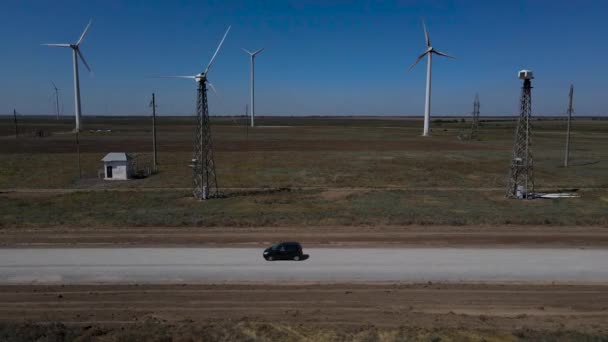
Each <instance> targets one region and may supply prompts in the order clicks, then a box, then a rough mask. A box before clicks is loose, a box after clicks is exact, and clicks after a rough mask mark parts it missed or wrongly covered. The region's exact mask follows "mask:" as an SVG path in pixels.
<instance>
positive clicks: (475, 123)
mask: <svg viewBox="0 0 608 342" xmlns="http://www.w3.org/2000/svg"><path fill="white" fill-rule="evenodd" d="M472 115H473V123H472V124H471V139H477V138H478V134H479V94H475V101H473V113H472Z"/></svg>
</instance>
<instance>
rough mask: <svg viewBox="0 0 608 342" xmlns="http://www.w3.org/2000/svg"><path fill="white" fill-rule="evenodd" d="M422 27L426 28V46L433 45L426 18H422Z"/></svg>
mask: <svg viewBox="0 0 608 342" xmlns="http://www.w3.org/2000/svg"><path fill="white" fill-rule="evenodd" d="M422 27H423V28H424V39H426V47H427V48H428V47H431V37H429V32H428V31H427V29H426V24H425V22H424V18H422Z"/></svg>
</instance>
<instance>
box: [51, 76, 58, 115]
mask: <svg viewBox="0 0 608 342" xmlns="http://www.w3.org/2000/svg"><path fill="white" fill-rule="evenodd" d="M51 83H52V84H53V89H54V90H55V110H56V114H57V120H59V90H60V89H59V88H57V85H56V84H55V82H53V81H51Z"/></svg>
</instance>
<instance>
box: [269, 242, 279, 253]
mask: <svg viewBox="0 0 608 342" xmlns="http://www.w3.org/2000/svg"><path fill="white" fill-rule="evenodd" d="M270 249H272V250H273V251H276V250H277V249H279V244H278V243H277V244H274V245H272V247H270Z"/></svg>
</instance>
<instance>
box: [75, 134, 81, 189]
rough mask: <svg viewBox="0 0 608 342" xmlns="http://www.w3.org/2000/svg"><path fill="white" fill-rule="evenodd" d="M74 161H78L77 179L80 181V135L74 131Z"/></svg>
mask: <svg viewBox="0 0 608 342" xmlns="http://www.w3.org/2000/svg"><path fill="white" fill-rule="evenodd" d="M76 159H77V160H78V179H82V168H81V166H80V133H79V132H78V131H76Z"/></svg>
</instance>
